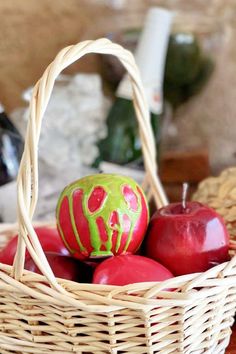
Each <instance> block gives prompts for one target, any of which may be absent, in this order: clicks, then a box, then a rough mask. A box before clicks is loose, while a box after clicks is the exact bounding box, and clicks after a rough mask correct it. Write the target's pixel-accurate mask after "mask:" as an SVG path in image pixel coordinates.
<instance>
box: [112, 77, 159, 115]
mask: <svg viewBox="0 0 236 354" xmlns="http://www.w3.org/2000/svg"><path fill="white" fill-rule="evenodd" d="M143 86H144V92H145V96H146V99H147V103H148V106H149V109H150V111H151V112H152V113H154V114H161V113H162V111H163V92H162V88H161V87H160V85H158V82H156V83H152V84H151V83H149V84H146V85H144V83H143ZM116 96H117V97H121V98H126V99H128V100H132V97H133V94H132V87H131V83H130V80H129V78H128V75H125V77H124V78H123V79H122V81H121V83H120V85H119V86H118V90H117V92H116Z"/></svg>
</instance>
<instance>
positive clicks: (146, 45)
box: [97, 7, 172, 165]
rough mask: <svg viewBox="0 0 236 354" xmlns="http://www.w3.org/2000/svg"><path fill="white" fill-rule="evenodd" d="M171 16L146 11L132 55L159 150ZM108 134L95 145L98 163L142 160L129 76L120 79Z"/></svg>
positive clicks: (166, 13) (110, 112)
mask: <svg viewBox="0 0 236 354" xmlns="http://www.w3.org/2000/svg"><path fill="white" fill-rule="evenodd" d="M171 22H172V13H171V12H170V11H169V10H166V9H162V8H158V7H153V8H151V9H150V10H149V11H148V14H147V16H146V20H145V23H144V28H143V31H142V33H141V36H140V38H139V43H138V46H137V49H136V52H135V59H136V63H137V65H138V67H139V70H140V74H141V78H142V82H143V86H144V90H145V94H146V98H147V102H148V104H149V108H150V113H151V122H152V127H153V130H154V134H155V137H156V143H157V147H158V143H159V139H160V119H161V116H162V113H163V77H164V67H165V60H166V52H167V46H168V40H169V34H170V29H171ZM106 122H107V128H108V135H107V137H106V138H105V139H103V140H101V141H100V142H99V143H98V147H99V152H100V156H99V158H98V161H97V162H99V161H102V160H103V161H109V162H113V163H117V164H121V165H123V164H127V163H130V162H137V163H138V162H140V161H141V159H142V152H141V143H140V138H139V133H138V125H137V120H136V117H135V112H134V108H133V103H132V89H131V85H130V82H129V79H128V76H127V75H125V77H124V78H123V79H122V81H121V83H120V85H119V87H118V90H117V92H116V100H115V102H114V104H113V106H112V107H111V109H110V111H109V114H108V117H107V121H106Z"/></svg>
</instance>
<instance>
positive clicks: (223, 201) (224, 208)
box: [193, 167, 236, 239]
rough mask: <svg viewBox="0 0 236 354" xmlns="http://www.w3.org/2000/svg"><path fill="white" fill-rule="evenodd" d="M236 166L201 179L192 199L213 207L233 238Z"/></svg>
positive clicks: (235, 205)
mask: <svg viewBox="0 0 236 354" xmlns="http://www.w3.org/2000/svg"><path fill="white" fill-rule="evenodd" d="M235 180H236V168H235V167H230V168H227V169H225V170H224V171H223V172H222V173H221V174H220V175H219V176H218V177H209V178H206V179H205V180H204V181H202V182H201V183H200V184H199V186H198V189H197V191H196V193H195V194H194V195H193V199H194V200H198V201H199V202H202V203H206V204H208V205H209V206H211V207H212V208H214V209H215V210H216V211H217V212H218V213H219V214H220V215H221V216H222V217H223V218H224V220H225V223H226V226H227V228H228V230H229V233H230V235H231V237H232V238H233V239H236V183H235Z"/></svg>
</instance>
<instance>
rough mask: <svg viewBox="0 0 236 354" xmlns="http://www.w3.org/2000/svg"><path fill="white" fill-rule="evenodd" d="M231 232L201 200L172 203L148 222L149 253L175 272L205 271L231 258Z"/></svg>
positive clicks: (149, 255) (147, 248)
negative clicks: (229, 233)
mask: <svg viewBox="0 0 236 354" xmlns="http://www.w3.org/2000/svg"><path fill="white" fill-rule="evenodd" d="M228 250H229V235H228V232H227V229H226V226H225V224H224V222H223V219H222V218H221V217H220V216H219V215H218V214H217V213H216V212H215V211H214V210H213V209H211V208H209V207H207V206H205V205H202V204H201V203H198V202H188V203H186V206H185V207H184V206H183V205H182V204H181V203H175V204H169V205H167V206H166V207H163V208H162V209H160V210H159V211H157V212H156V213H155V214H154V215H153V217H152V219H151V222H150V224H149V229H148V233H147V238H146V255H147V256H148V257H150V258H153V259H155V260H157V261H159V262H161V263H162V264H163V265H164V266H166V267H167V268H168V269H170V270H171V271H172V272H173V274H174V275H182V274H189V273H195V272H204V271H206V270H207V269H209V268H211V267H213V266H214V265H217V264H219V263H222V262H225V261H227V260H228V257H229V256H228Z"/></svg>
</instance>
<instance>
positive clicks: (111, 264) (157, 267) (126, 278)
mask: <svg viewBox="0 0 236 354" xmlns="http://www.w3.org/2000/svg"><path fill="white" fill-rule="evenodd" d="M172 277H173V274H172V273H171V272H170V271H169V270H168V269H166V268H165V267H164V266H163V265H161V264H160V263H158V262H156V261H154V260H152V259H149V258H147V257H142V256H138V255H132V254H130V255H120V256H115V257H111V258H108V259H106V260H105V261H103V262H102V263H101V264H99V265H98V266H97V268H96V269H95V272H94V275H93V283H94V284H109V285H127V284H132V283H140V282H150V281H163V280H166V279H170V278H172Z"/></svg>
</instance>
